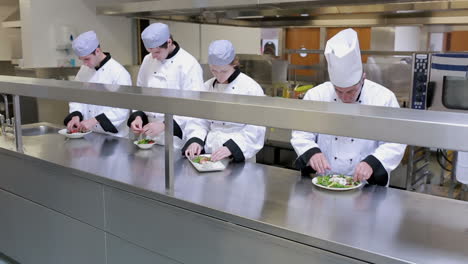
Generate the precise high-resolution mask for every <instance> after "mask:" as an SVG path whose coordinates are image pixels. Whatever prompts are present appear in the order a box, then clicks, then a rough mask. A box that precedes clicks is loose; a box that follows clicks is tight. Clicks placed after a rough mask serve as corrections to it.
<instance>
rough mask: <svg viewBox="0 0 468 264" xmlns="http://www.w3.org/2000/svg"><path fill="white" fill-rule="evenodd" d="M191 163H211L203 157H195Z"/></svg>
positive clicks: (207, 158) (208, 158) (209, 159)
mask: <svg viewBox="0 0 468 264" xmlns="http://www.w3.org/2000/svg"><path fill="white" fill-rule="evenodd" d="M192 161H193V162H195V163H198V164H205V163H208V162H211V158H210V157H205V156H197V157H195V158H194V159H193V160H192Z"/></svg>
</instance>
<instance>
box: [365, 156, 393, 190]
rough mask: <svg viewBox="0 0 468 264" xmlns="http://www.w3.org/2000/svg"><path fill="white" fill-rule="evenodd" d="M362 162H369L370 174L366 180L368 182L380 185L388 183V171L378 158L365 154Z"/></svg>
mask: <svg viewBox="0 0 468 264" xmlns="http://www.w3.org/2000/svg"><path fill="white" fill-rule="evenodd" d="M363 162H365V163H367V164H369V166H371V168H372V171H373V172H372V175H371V176H370V178H369V179H368V180H367V182H368V183H369V184H374V185H380V186H387V183H388V173H387V170H386V169H385V168H384V166H383V165H382V163H381V162H380V160H378V159H377V158H376V157H375V156H373V155H369V156H367V157H366V158H365V159H364V160H363Z"/></svg>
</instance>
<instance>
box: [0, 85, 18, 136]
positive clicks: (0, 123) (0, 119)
mask: <svg viewBox="0 0 468 264" xmlns="http://www.w3.org/2000/svg"><path fill="white" fill-rule="evenodd" d="M1 95H2V97H3V103H4V105H5V116H3V115H2V114H0V127H1V130H2V135H6V133H7V132H8V131H7V128H11V133H13V134H14V132H15V118H14V117H10V110H9V107H8V97H7V95H6V94H1Z"/></svg>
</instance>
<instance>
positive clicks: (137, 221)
mask: <svg viewBox="0 0 468 264" xmlns="http://www.w3.org/2000/svg"><path fill="white" fill-rule="evenodd" d="M105 197H106V198H105V199H106V221H107V222H106V229H107V231H108V232H110V233H113V234H116V235H117V236H119V237H122V238H125V239H127V240H130V241H133V242H134V243H136V244H138V245H139V246H142V247H145V248H148V249H151V250H152V251H155V252H158V253H160V254H163V255H165V256H169V257H171V258H173V259H176V260H177V261H180V262H182V263H191V264H206V263H224V264H231V263H232V264H238V263H257V264H262V263H265V264H270V263H290V264H296V263H304V264H305V263H336V264H338V263H361V262H359V261H356V260H353V259H350V258H347V257H344V256H340V255H336V254H333V253H329V252H327V251H323V250H319V249H315V248H312V247H306V246H302V245H300V244H298V243H294V242H291V241H287V240H284V239H281V238H278V237H274V236H270V235H266V234H263V233H260V232H257V231H255V230H250V229H246V228H244V227H241V226H237V225H234V224H231V223H228V222H224V221H220V220H216V219H214V218H210V217H207V216H203V215H200V214H196V213H194V212H191V211H187V210H183V209H180V208H177V207H173V206H170V205H167V204H162V203H159V202H157V201H154V200H150V199H146V198H143V197H139V196H136V195H133V194H130V193H127V192H123V191H120V190H117V189H114V188H105Z"/></svg>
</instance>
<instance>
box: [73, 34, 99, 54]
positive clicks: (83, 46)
mask: <svg viewBox="0 0 468 264" xmlns="http://www.w3.org/2000/svg"><path fill="white" fill-rule="evenodd" d="M98 46H99V40H98V38H97V36H96V33H95V32H94V31H87V32H85V33H82V34H80V35H79V36H78V37H77V38H76V39H75V40H73V43H72V48H73V51H75V54H76V55H77V56H78V57H83V56H88V55H89V54H91V53H92V52H93V51H95V50H96V49H97V47H98Z"/></svg>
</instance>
